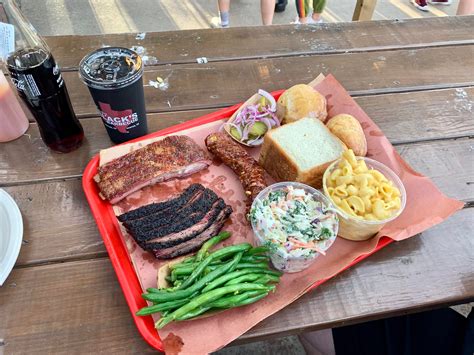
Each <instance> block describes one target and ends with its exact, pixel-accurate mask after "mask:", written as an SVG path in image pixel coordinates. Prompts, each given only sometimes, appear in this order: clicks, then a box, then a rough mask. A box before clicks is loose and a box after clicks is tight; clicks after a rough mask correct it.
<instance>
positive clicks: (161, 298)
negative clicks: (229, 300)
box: [142, 252, 242, 302]
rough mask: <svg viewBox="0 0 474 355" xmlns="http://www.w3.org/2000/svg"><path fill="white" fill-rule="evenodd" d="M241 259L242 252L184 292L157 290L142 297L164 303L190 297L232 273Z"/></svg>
mask: <svg viewBox="0 0 474 355" xmlns="http://www.w3.org/2000/svg"><path fill="white" fill-rule="evenodd" d="M241 257H242V252H240V253H238V254H237V255H235V256H234V259H233V260H232V261H230V262H229V263H227V264H225V265H222V266H220V267H218V268H217V269H215V270H213V271H211V272H210V273H209V274H207V275H206V276H204V277H203V278H202V279H200V280H199V281H197V282H196V283H195V284H193V285H192V286H191V287H189V288H187V289H185V290H174V291H173V292H166V291H164V290H158V289H157V290H156V291H155V292H150V293H145V294H143V295H142V297H143V298H144V299H146V300H148V301H151V302H166V301H170V300H177V299H183V298H187V297H189V296H190V295H192V294H193V293H194V292H197V291H199V290H201V289H202V288H204V286H206V285H207V284H208V283H210V282H211V281H212V280H214V279H215V278H217V277H219V276H221V275H224V274H225V273H227V272H232V271H233V268H235V266H236V265H237V263H238V262H239V260H240V258H241Z"/></svg>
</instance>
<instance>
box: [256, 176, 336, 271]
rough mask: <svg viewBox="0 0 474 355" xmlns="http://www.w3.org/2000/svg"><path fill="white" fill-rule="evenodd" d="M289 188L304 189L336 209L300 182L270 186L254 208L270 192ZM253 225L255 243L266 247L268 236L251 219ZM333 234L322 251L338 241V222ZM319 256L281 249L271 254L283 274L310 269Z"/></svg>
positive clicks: (259, 196) (260, 195)
mask: <svg viewBox="0 0 474 355" xmlns="http://www.w3.org/2000/svg"><path fill="white" fill-rule="evenodd" d="M288 186H292V187H293V188H295V189H303V190H305V191H306V192H307V193H309V194H311V195H312V197H313V198H314V199H315V200H316V201H319V202H321V204H322V205H324V206H325V207H327V208H331V209H334V205H333V204H332V203H331V202H330V200H329V199H328V198H327V197H326V196H324V195H323V194H322V193H321V192H319V191H318V190H316V189H315V188H313V187H311V186H308V185H305V184H302V183H299V182H279V183H276V184H273V185H270V186H268V187H266V188H265V189H264V190H262V191H261V192H260V193H259V194H258V195H257V197H256V198H255V200H254V201H253V203H252V208H253V207H255V204H256V201H257V200H259V201H261V200H264V199H265V198H266V197H267V196H268V194H269V193H270V192H272V191H278V190H282V189H284V188H286V187H288ZM251 225H252V229H253V234H254V240H255V243H256V244H257V245H265V243H266V242H267V239H266V236H265V234H264V233H263V231H261V230H260V229H259V228H258V226H256V225H255V223H254V221H253V220H252V219H251ZM333 232H334V233H333V234H334V236H333V237H332V238H329V239H327V240H325V241H324V242H321V243H319V244H318V247H319V248H320V249H321V250H322V251H326V250H328V249H329V247H330V246H331V245H332V244H333V243H334V241H335V240H336V236H337V232H338V225H337V222H336V224H335V228H334V230H333ZM318 256H319V253H317V252H316V253H314V254H312V255H309V256H306V255H304V256H292V255H290V254H289V253H288V252H286V251H283V250H281V249H276V250H274V251H271V252H270V259H271V261H272V264H273V266H274V267H275V269H277V270H280V271H283V272H288V273H292V272H298V271H301V270H304V269H306V268H308V267H309V266H310V265H311V264H312V263H314V261H315V260H316V258H317V257H318Z"/></svg>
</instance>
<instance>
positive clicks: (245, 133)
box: [240, 124, 250, 142]
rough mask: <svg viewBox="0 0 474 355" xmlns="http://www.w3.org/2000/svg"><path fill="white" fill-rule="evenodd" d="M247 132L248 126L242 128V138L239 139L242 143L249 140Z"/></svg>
mask: <svg viewBox="0 0 474 355" xmlns="http://www.w3.org/2000/svg"><path fill="white" fill-rule="evenodd" d="M249 131H250V125H249V124H247V125H245V126H244V129H243V130H242V138H241V139H240V140H241V141H242V142H245V141H246V140H247V139H249Z"/></svg>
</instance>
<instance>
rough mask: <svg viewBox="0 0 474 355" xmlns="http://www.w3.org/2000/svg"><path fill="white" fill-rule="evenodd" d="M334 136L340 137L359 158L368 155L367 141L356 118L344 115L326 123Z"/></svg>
mask: <svg viewBox="0 0 474 355" xmlns="http://www.w3.org/2000/svg"><path fill="white" fill-rule="evenodd" d="M326 126H327V127H328V128H329V130H330V131H331V133H332V134H334V135H335V136H336V137H338V138H339V139H340V140H341V141H342V142H343V143H344V144H345V145H346V146H347V147H348V148H349V149H352V150H353V151H354V154H355V155H357V156H361V157H365V155H366V154H367V140H366V139H365V135H364V131H363V129H362V126H361V125H360V123H359V121H358V120H357V119H356V118H354V116H351V115H348V114H345V113H342V114H339V115H336V116H334V117H332V118H331V119H329V121H328V122H327V123H326Z"/></svg>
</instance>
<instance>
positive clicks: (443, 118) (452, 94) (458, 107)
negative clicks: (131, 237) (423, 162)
mask: <svg viewBox="0 0 474 355" xmlns="http://www.w3.org/2000/svg"><path fill="white" fill-rule="evenodd" d="M356 101H357V102H358V103H359V104H360V105H361V107H362V108H363V109H364V110H365V111H366V112H367V114H368V115H369V116H370V117H371V118H372V119H373V120H374V121H375V122H376V123H377V124H378V125H379V126H380V128H381V129H382V131H383V132H384V133H385V134H386V135H387V137H388V138H389V139H390V140H391V141H392V143H395V144H400V143H405V142H414V141H420V140H435V139H446V138H458V137H465V136H472V135H474V126H473V125H472V113H473V110H474V88H464V89H455V90H453V89H449V90H436V91H422V92H414V93H406V94H387V95H376V96H367V97H358V98H356ZM210 111H211V110H199V111H185V112H175V113H167V114H165V113H159V114H150V115H149V126H150V131H151V132H154V131H156V130H159V129H162V128H165V127H168V126H171V125H174V124H178V123H180V122H184V121H186V120H188V119H192V118H196V117H199V116H201V115H204V114H206V113H209V112H210ZM81 122H82V124H83V126H84V129H85V133H86V137H87V141H86V142H85V143H84V146H83V147H81V148H80V149H78V150H76V151H74V152H72V153H69V154H66V155H64V154H55V153H52V152H51V151H49V150H48V149H47V148H46V147H45V146H44V145H43V143H42V142H41V139H40V138H39V134H38V130H37V127H36V125H34V124H32V125H31V128H30V129H29V131H28V132H27V135H25V136H23V137H21V138H20V139H18V140H16V141H13V142H9V143H4V144H0V185H6V184H12V183H15V184H16V183H20V182H27V181H31V180H34V179H40V180H41V179H51V178H62V177H64V178H66V177H70V176H78V175H79V174H81V173H82V171H83V169H84V167H85V166H86V164H87V162H88V161H89V160H90V158H91V157H92V156H93V155H94V154H96V153H97V152H98V151H99V150H100V149H103V148H107V147H109V146H110V145H111V144H112V143H111V142H110V140H109V138H108V136H107V133H106V131H105V128H104V127H103V125H102V122H101V121H100V120H99V119H97V118H95V119H83V120H81Z"/></svg>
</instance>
